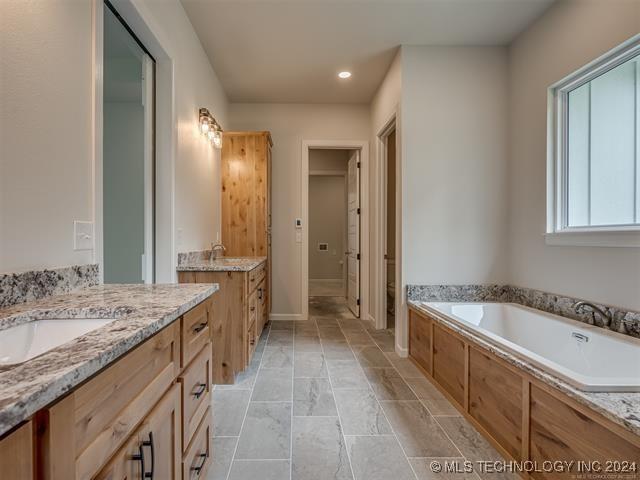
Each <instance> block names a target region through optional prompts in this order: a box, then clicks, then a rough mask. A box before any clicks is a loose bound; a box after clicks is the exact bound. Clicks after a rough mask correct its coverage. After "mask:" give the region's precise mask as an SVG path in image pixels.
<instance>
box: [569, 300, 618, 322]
mask: <svg viewBox="0 0 640 480" xmlns="http://www.w3.org/2000/svg"><path fill="white" fill-rule="evenodd" d="M584 307H589V308H590V309H591V316H592V317H593V321H594V323H595V320H596V319H595V314H596V313H597V314H598V315H600V317H601V318H602V321H603V323H604V326H605V327H609V326H611V321H612V320H613V318H612V316H611V312H608V311H605V310H602V309H601V308H600V307H598V306H597V305H594V304H593V303H590V302H585V301H580V302H576V303H575V304H574V305H573V309H574V310H575V312H576V313H580V311H581V310H584Z"/></svg>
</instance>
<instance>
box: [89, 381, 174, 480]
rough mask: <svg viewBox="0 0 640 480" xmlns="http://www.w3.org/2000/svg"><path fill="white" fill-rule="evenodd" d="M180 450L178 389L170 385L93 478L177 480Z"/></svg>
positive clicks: (101, 479)
mask: <svg viewBox="0 0 640 480" xmlns="http://www.w3.org/2000/svg"><path fill="white" fill-rule="evenodd" d="M180 450H181V448H180V388H179V386H178V385H173V386H172V387H171V389H169V391H168V392H167V393H166V394H165V395H164V396H163V397H162V399H161V400H160V401H159V402H158V404H157V405H156V406H155V407H154V409H153V410H152V411H151V412H150V413H149V415H148V416H147V417H146V419H145V420H144V421H143V423H142V425H141V426H140V427H139V428H138V430H137V431H136V432H135V433H134V434H133V435H131V437H129V439H128V440H127V441H126V442H125V444H124V446H122V447H121V448H120V450H118V452H117V453H116V454H115V455H114V457H113V458H112V459H111V461H110V462H109V463H108V464H107V465H106V466H105V467H104V468H103V469H102V470H101V471H100V473H98V474H97V475H96V476H95V477H94V478H95V480H143V479H144V478H153V479H154V480H180V478H181V471H180V469H181V468H180V467H181V465H180V464H181V462H180V460H181V458H182V455H181V451H180ZM152 473H153V476H152V477H150V476H149V475H150V474H152ZM145 474H147V476H146V477H145Z"/></svg>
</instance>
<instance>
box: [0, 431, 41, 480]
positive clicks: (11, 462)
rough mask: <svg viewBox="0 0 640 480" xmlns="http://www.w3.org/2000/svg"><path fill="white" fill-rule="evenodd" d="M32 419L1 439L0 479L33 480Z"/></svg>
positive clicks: (33, 432)
mask: <svg viewBox="0 0 640 480" xmlns="http://www.w3.org/2000/svg"><path fill="white" fill-rule="evenodd" d="M34 434H35V431H34V425H33V422H32V421H28V422H25V423H24V424H23V425H21V426H19V427H18V428H16V429H15V430H13V431H12V432H11V433H9V434H8V435H7V436H6V437H5V438H3V439H2V440H0V466H2V468H0V479H2V480H14V479H20V480H31V479H33V478H35V477H34V473H35V472H34V468H33V456H34V454H35V451H34V448H33V436H34Z"/></svg>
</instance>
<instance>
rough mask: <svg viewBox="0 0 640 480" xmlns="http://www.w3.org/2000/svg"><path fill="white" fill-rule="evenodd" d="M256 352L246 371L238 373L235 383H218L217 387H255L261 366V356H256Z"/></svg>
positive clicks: (239, 388)
mask: <svg viewBox="0 0 640 480" xmlns="http://www.w3.org/2000/svg"><path fill="white" fill-rule="evenodd" d="M255 356H256V354H254V358H253V359H252V360H251V363H250V364H249V366H248V367H247V368H246V369H245V371H244V372H240V373H239V374H238V375H236V380H235V383H233V384H230V385H216V386H215V387H214V388H215V389H220V390H226V389H231V390H250V389H252V388H253V385H254V383H255V381H256V377H257V376H258V369H259V368H260V360H261V357H260V358H255Z"/></svg>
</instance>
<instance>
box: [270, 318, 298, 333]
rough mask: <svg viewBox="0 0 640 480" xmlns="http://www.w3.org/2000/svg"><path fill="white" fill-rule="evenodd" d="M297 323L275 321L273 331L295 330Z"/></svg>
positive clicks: (272, 323) (272, 325)
mask: <svg viewBox="0 0 640 480" xmlns="http://www.w3.org/2000/svg"><path fill="white" fill-rule="evenodd" d="M294 324H295V322H294V321H293V320H274V321H272V322H271V331H272V332H276V331H278V330H293V328H294Z"/></svg>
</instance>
